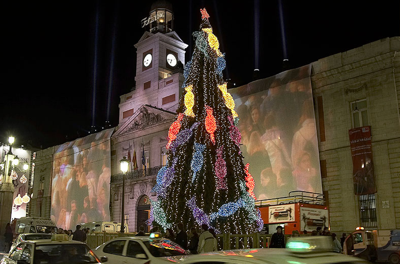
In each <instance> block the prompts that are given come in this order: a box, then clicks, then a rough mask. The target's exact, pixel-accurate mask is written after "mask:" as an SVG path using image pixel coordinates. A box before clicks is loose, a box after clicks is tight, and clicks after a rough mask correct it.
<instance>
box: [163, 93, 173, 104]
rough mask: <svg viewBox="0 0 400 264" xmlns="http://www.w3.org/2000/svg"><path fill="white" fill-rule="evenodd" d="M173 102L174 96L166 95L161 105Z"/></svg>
mask: <svg viewBox="0 0 400 264" xmlns="http://www.w3.org/2000/svg"><path fill="white" fill-rule="evenodd" d="M172 102H175V94H171V95H168V96H166V97H164V98H163V99H162V104H163V105H165V104H169V103H172Z"/></svg>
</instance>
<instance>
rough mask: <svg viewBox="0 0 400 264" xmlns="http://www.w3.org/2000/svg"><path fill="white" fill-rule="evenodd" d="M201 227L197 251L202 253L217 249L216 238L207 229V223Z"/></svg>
mask: <svg viewBox="0 0 400 264" xmlns="http://www.w3.org/2000/svg"><path fill="white" fill-rule="evenodd" d="M201 229H203V233H201V235H200V237H199V245H198V247H197V252H198V253H204V252H210V251H217V239H216V238H215V237H214V236H213V235H212V234H211V233H210V231H209V230H208V225H206V224H202V225H201Z"/></svg>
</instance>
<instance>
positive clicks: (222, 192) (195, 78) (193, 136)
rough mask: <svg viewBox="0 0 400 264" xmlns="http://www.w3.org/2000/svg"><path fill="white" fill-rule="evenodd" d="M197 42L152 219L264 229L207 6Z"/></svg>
mask: <svg viewBox="0 0 400 264" xmlns="http://www.w3.org/2000/svg"><path fill="white" fill-rule="evenodd" d="M201 14H202V23H201V25H200V31H197V32H194V33H193V36H194V37H195V39H196V40H195V42H196V46H195V49H194V52H193V56H192V59H191V61H189V62H187V63H186V65H185V68H184V77H185V81H184V84H183V88H184V89H185V92H184V94H183V96H182V98H181V99H180V105H179V107H178V109H177V113H178V115H177V118H176V120H175V122H173V123H172V125H171V127H170V129H169V133H168V140H169V141H168V144H167V146H166V147H167V149H168V153H167V154H168V159H167V165H166V166H165V167H163V168H161V169H160V171H159V172H158V175H157V183H156V185H155V186H154V188H153V192H156V194H157V200H156V201H153V202H152V206H151V213H150V219H149V222H150V223H154V222H156V223H157V224H158V225H160V226H161V227H162V228H163V229H166V228H171V227H173V226H174V225H175V224H177V223H179V222H182V223H183V224H184V226H185V227H186V230H188V229H189V228H191V227H198V226H201V225H202V224H207V225H208V226H210V227H212V228H214V229H215V231H216V232H217V233H231V234H249V233H253V232H256V231H259V230H261V228H262V227H263V221H262V219H261V215H260V212H259V210H258V209H256V208H255V204H254V202H255V196H254V193H253V189H254V180H253V177H252V176H251V175H250V174H249V172H248V164H247V165H244V164H243V156H242V155H241V152H240V148H239V145H240V139H241V135H240V132H239V130H238V128H237V127H236V125H235V124H237V121H238V116H237V114H236V112H235V110H234V107H235V103H234V101H233V98H232V96H231V95H230V94H229V93H228V91H227V84H226V83H224V80H223V75H222V71H223V69H224V68H225V66H226V62H225V59H224V54H222V53H221V52H220V50H219V42H218V39H217V37H216V36H215V35H214V34H213V31H212V27H211V25H210V22H209V20H208V18H209V15H208V14H207V11H206V10H205V9H202V10H201Z"/></svg>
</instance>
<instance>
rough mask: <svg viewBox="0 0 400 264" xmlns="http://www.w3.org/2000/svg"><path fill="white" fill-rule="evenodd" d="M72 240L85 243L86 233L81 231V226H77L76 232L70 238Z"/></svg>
mask: <svg viewBox="0 0 400 264" xmlns="http://www.w3.org/2000/svg"><path fill="white" fill-rule="evenodd" d="M72 240H76V241H81V242H85V241H86V233H85V232H83V231H82V230H81V226H80V225H77V226H76V230H75V232H74V234H73V236H72Z"/></svg>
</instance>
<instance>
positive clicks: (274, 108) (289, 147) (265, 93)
mask: <svg viewBox="0 0 400 264" xmlns="http://www.w3.org/2000/svg"><path fill="white" fill-rule="evenodd" d="M309 72H310V67H309V66H308V65H307V66H303V67H301V68H297V69H293V70H290V71H286V72H283V73H281V74H278V75H276V76H273V77H270V78H266V79H262V80H257V81H254V82H252V83H250V84H248V85H245V86H241V87H238V88H235V89H230V90H229V91H230V92H231V93H232V96H233V97H234V99H235V104H236V108H235V109H236V111H237V113H238V115H239V130H240V133H241V134H242V139H241V150H242V154H243V156H244V162H245V163H247V162H248V163H249V164H250V167H249V172H250V173H251V175H253V177H254V181H255V189H254V193H255V195H256V197H257V199H258V200H263V199H270V198H276V197H282V196H287V195H288V194H289V192H290V191H295V190H300V191H307V192H316V193H321V192H322V185H321V176H320V167H319V154H318V138H317V129H316V123H315V115H314V107H313V97H312V90H311V82H310V77H309Z"/></svg>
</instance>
